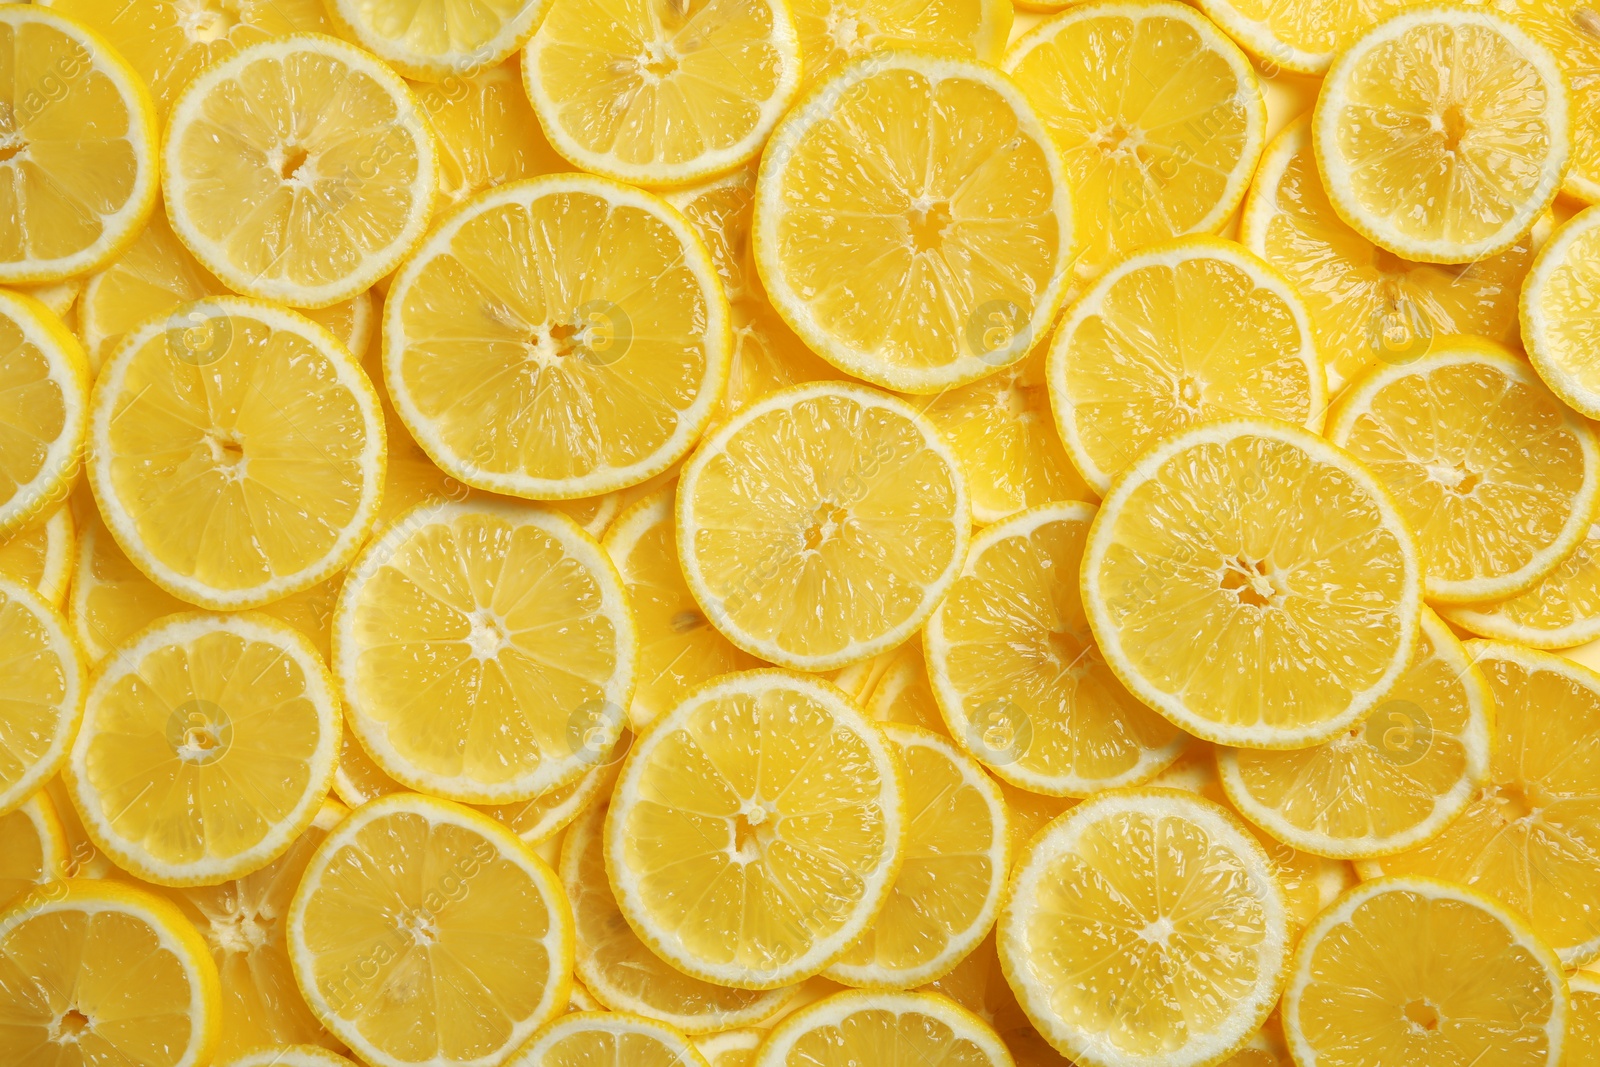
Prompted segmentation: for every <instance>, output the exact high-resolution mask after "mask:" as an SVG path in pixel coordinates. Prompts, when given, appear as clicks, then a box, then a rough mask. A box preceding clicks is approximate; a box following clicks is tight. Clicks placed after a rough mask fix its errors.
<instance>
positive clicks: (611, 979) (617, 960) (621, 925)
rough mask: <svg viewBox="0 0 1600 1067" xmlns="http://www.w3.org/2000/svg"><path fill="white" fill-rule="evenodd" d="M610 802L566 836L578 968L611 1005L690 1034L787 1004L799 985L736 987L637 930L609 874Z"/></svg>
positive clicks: (564, 866) (564, 870)
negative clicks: (680, 962) (662, 953)
mask: <svg viewBox="0 0 1600 1067" xmlns="http://www.w3.org/2000/svg"><path fill="white" fill-rule="evenodd" d="M605 819H606V805H605V804H604V803H600V804H596V805H594V806H593V807H591V808H590V809H589V810H588V811H587V812H585V813H584V815H583V816H582V818H580V819H579V820H578V821H577V822H576V823H574V824H573V826H572V828H571V829H570V830H568V831H567V836H566V837H565V838H564V839H563V840H562V843H561V885H562V887H563V888H564V889H565V890H566V891H567V899H568V900H569V901H571V902H572V917H573V921H574V923H575V925H576V929H577V936H578V942H577V943H578V948H577V957H576V964H575V973H576V975H577V977H578V978H579V979H580V980H581V981H582V982H583V987H584V988H585V989H586V990H588V991H589V992H590V993H592V994H593V995H594V997H595V999H596V1000H598V1001H600V1002H601V1003H603V1004H604V1005H605V1006H606V1007H607V1008H610V1009H611V1010H612V1011H619V1012H631V1013H633V1014H635V1015H642V1016H644V1017H645V1018H648V1019H654V1020H655V1021H657V1022H661V1023H666V1024H667V1025H669V1026H672V1027H675V1028H676V1029H678V1030H681V1031H683V1032H684V1033H686V1034H703V1033H711V1032H716V1031H720V1030H727V1029H730V1028H732V1027H736V1026H751V1025H754V1024H756V1023H760V1022H764V1021H765V1020H767V1019H769V1018H771V1017H772V1016H774V1015H776V1014H777V1013H778V1012H780V1011H782V1010H783V1009H784V1008H785V1007H786V1006H787V1005H788V1004H789V1002H790V1001H792V1000H793V999H794V998H795V995H796V994H797V993H799V991H800V990H799V987H798V986H785V987H781V988H778V989H769V990H749V989H730V988H728V987H727V986H721V985H714V984H712V983H711V982H707V981H703V980H701V979H699V978H691V977H690V976H689V975H687V974H684V973H683V972H682V971H680V970H677V969H676V968H674V967H671V966H669V965H668V964H667V963H666V962H664V961H663V960H662V959H661V958H660V957H659V956H657V955H656V954H655V953H654V952H652V951H650V948H649V947H648V946H647V945H646V944H645V943H644V942H643V941H641V940H639V936H638V935H637V934H635V933H634V932H633V928H632V927H630V926H629V925H628V922H627V920H626V919H625V918H623V915H622V910H621V909H620V908H618V907H617V901H616V897H615V896H614V895H613V894H612V891H611V885H610V883H609V882H608V881H607V880H606V855H605Z"/></svg>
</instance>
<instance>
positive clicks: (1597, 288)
mask: <svg viewBox="0 0 1600 1067" xmlns="http://www.w3.org/2000/svg"><path fill="white" fill-rule="evenodd" d="M1519 307H1520V310H1521V320H1522V344H1523V347H1524V348H1525V349H1526V350H1527V353H1528V358H1529V359H1531V360H1532V361H1533V368H1534V370H1536V371H1538V372H1539V377H1541V378H1543V379H1544V381H1545V384H1546V385H1548V386H1550V388H1551V389H1553V390H1554V391H1555V393H1556V395H1558V396H1560V397H1561V399H1562V400H1565V401H1566V402H1567V403H1568V404H1570V405H1571V406H1572V407H1573V408H1574V409H1576V410H1577V411H1580V412H1582V413H1583V414H1584V415H1587V416H1588V417H1589V418H1591V419H1593V418H1600V356H1597V355H1596V349H1597V346H1600V208H1590V209H1589V210H1587V211H1585V212H1582V213H1581V214H1579V215H1577V216H1575V217H1574V218H1572V219H1570V220H1568V221H1567V223H1566V224H1565V225H1564V226H1562V227H1561V228H1560V229H1558V230H1557V231H1556V232H1555V233H1553V234H1551V235H1550V240H1549V241H1548V242H1546V244H1545V246H1544V247H1543V248H1541V249H1540V250H1539V255H1538V257H1537V258H1535V259H1534V261H1533V266H1532V267H1531V268H1530V269H1529V271H1528V276H1527V278H1526V279H1525V280H1524V281H1523V283H1522V299H1521V303H1520V305H1519Z"/></svg>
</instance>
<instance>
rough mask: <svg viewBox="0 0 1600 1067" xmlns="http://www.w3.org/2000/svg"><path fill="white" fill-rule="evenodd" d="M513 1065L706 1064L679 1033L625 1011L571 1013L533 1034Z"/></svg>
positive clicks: (676, 1066)
mask: <svg viewBox="0 0 1600 1067" xmlns="http://www.w3.org/2000/svg"><path fill="white" fill-rule="evenodd" d="M514 1062H515V1065H516V1067H589V1065H590V1064H600V1063H614V1064H619V1065H620V1064H627V1065H628V1067H707V1065H706V1060H705V1057H704V1056H702V1055H700V1051H699V1049H697V1048H695V1046H694V1043H693V1042H692V1041H690V1040H689V1039H688V1038H687V1037H685V1036H684V1035H683V1034H681V1033H679V1032H678V1031H677V1030H674V1029H673V1028H672V1027H670V1026H667V1025H665V1024H664V1023H659V1022H655V1021H653V1020H651V1019H646V1018H644V1017H643V1016H639V1015H634V1014H631V1013H629V1012H617V1011H603V1012H587V1011H580V1012H572V1013H570V1014H568V1015H563V1016H562V1017H561V1018H559V1019H556V1020H554V1021H553V1022H551V1023H549V1024H548V1025H546V1026H545V1028H544V1029H542V1030H540V1031H539V1032H538V1033H537V1034H535V1035H533V1040H531V1041H529V1042H528V1044H527V1045H526V1046H525V1047H524V1048H522V1049H521V1050H520V1051H519V1052H518V1053H517V1057H516V1060H515V1061H514Z"/></svg>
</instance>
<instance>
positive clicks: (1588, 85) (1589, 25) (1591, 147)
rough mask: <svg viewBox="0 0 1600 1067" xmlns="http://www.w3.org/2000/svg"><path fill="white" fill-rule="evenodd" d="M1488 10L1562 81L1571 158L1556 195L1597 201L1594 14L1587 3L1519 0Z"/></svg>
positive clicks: (1598, 49) (1597, 22) (1598, 100)
mask: <svg viewBox="0 0 1600 1067" xmlns="http://www.w3.org/2000/svg"><path fill="white" fill-rule="evenodd" d="M1493 10H1495V11H1496V12H1497V13H1499V14H1501V15H1503V16H1504V17H1505V18H1507V19H1509V20H1511V22H1513V23H1515V24H1516V25H1517V26H1519V27H1521V28H1522V29H1523V30H1525V31H1527V34H1528V36H1530V37H1532V38H1533V39H1534V40H1535V41H1538V42H1539V43H1540V44H1542V45H1544V46H1545V47H1546V48H1548V49H1549V50H1550V54H1551V56H1553V57H1554V58H1555V61H1556V65H1557V66H1559V67H1560V68H1561V73H1562V74H1563V75H1565V76H1566V79H1567V92H1568V94H1569V97H1570V99H1571V102H1572V104H1571V106H1572V114H1573V115H1574V116H1576V118H1574V120H1573V122H1572V155H1571V165H1570V166H1569V167H1568V168H1567V177H1566V181H1564V182H1562V184H1561V191H1562V192H1564V193H1566V194H1567V195H1568V196H1572V197H1576V198H1577V199H1579V200H1583V201H1586V202H1588V203H1591V204H1593V203H1596V202H1600V129H1597V128H1596V125H1595V123H1594V122H1593V121H1592V119H1591V118H1590V116H1592V115H1594V114H1595V109H1596V107H1597V106H1600V92H1597V89H1600V82H1597V81H1596V80H1595V77H1594V71H1595V68H1596V66H1597V65H1600V11H1597V10H1596V9H1595V8H1594V6H1593V5H1592V4H1591V3H1590V2H1589V0H1520V2H1518V3H1516V4H1510V5H1505V6H1499V5H1496V6H1494V8H1493Z"/></svg>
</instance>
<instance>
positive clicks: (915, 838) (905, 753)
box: [826, 724, 1011, 989]
mask: <svg viewBox="0 0 1600 1067" xmlns="http://www.w3.org/2000/svg"><path fill="white" fill-rule="evenodd" d="M884 733H885V734H887V735H888V737H889V741H890V743H891V744H893V745H894V747H895V749H896V751H898V752H899V754H900V758H901V760H902V761H903V762H904V764H905V768H906V813H907V815H908V816H909V822H908V825H909V830H908V831H907V835H906V848H905V861H904V863H903V864H902V865H901V867H900V873H899V875H898V876H897V877H896V878H895V882H894V887H893V888H892V889H891V890H890V891H889V899H888V900H887V901H886V902H885V903H884V906H883V910H882V911H881V912H879V913H878V917H877V919H875V920H874V921H873V923H872V926H871V927H870V928H869V929H868V930H867V932H866V933H865V934H864V935H863V936H862V938H861V939H860V940H859V941H857V942H856V943H855V944H854V945H851V946H850V947H849V948H848V949H846V950H845V952H844V954H843V955H842V956H840V957H839V958H838V959H837V960H836V961H834V963H833V964H832V965H831V966H830V967H829V968H828V970H827V972H826V973H827V976H828V977H829V978H832V979H833V980H834V981H837V982H843V983H844V984H845V985H851V986H857V987H862V988H868V989H909V988H911V987H912V986H918V985H924V984H926V983H928V982H931V981H933V980H934V979H935V978H938V977H939V976H940V975H943V974H947V973H948V972H949V971H950V970H951V969H952V968H954V967H955V965H956V964H957V963H959V962H961V959H962V958H963V957H964V956H966V955H967V953H969V952H971V951H972V950H973V948H975V947H976V946H977V944H978V942H980V941H982V940H983V937H984V935H985V934H987V933H988V932H989V930H990V928H991V927H993V926H994V917H995V913H996V911H998V910H999V907H1000V892H1001V890H1003V889H1004V888H1005V884H1006V879H1007V877H1008V876H1009V875H1010V874H1011V834H1010V827H1009V825H1008V813H1007V811H1006V804H1005V800H1004V799H1003V798H1002V797H1001V795H1000V787H999V786H998V785H996V784H995V782H994V780H993V779H991V778H990V777H989V776H988V775H987V774H985V773H984V772H983V768H982V767H980V766H978V764H977V763H976V762H975V761H973V760H972V759H971V757H969V756H967V755H965V754H964V753H963V752H961V751H960V750H959V749H957V748H956V747H955V745H953V744H951V743H950V742H949V741H948V740H946V739H945V738H942V737H940V736H939V735H937V734H935V733H933V732H931V731H929V730H922V729H918V728H917V727H914V726H904V725H900V724H892V725H888V726H885V727H884Z"/></svg>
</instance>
